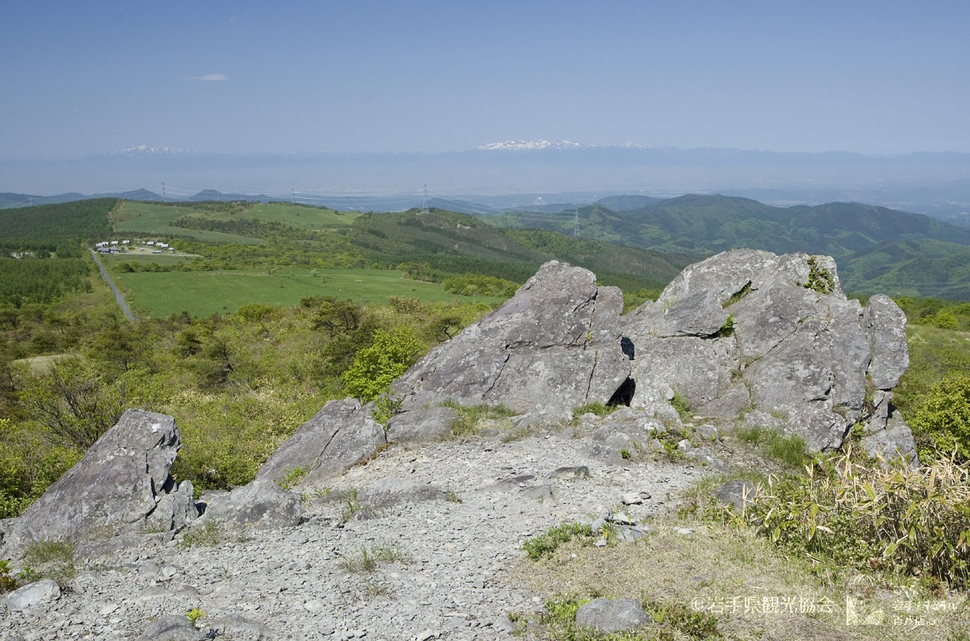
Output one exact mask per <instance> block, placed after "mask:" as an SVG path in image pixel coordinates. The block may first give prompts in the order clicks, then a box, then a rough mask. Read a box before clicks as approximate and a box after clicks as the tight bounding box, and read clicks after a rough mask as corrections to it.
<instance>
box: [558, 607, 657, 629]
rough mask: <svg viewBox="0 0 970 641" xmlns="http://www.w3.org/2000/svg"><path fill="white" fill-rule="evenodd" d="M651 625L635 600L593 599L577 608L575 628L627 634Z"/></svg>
mask: <svg viewBox="0 0 970 641" xmlns="http://www.w3.org/2000/svg"><path fill="white" fill-rule="evenodd" d="M651 624H653V619H651V618H650V615H649V614H647V613H646V611H645V610H644V609H643V607H642V606H641V605H640V603H639V602H638V601H636V600H635V599H593V600H592V601H590V602H589V603H585V604H583V605H581V606H579V609H578V610H577V611H576V626H577V627H580V628H590V629H592V630H594V631H596V632H598V633H600V634H614V633H617V632H629V631H631V630H636V629H637V628H642V627H643V626H645V625H651Z"/></svg>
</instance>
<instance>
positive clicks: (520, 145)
mask: <svg viewBox="0 0 970 641" xmlns="http://www.w3.org/2000/svg"><path fill="white" fill-rule="evenodd" d="M583 147H586V145H583V144H582V143H578V142H570V141H569V140H557V141H555V142H550V141H548V140H506V141H504V142H493V143H489V144H487V145H481V146H480V147H478V148H477V149H479V150H482V151H535V150H537V149H581V148H583Z"/></svg>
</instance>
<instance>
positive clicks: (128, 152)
mask: <svg viewBox="0 0 970 641" xmlns="http://www.w3.org/2000/svg"><path fill="white" fill-rule="evenodd" d="M111 153H112V154H113V155H121V156H138V155H147V154H194V153H198V152H197V151H195V150H194V149H182V148H181V147H152V146H150V145H138V146H137V147H127V148H125V149H119V150H118V151H114V152H111Z"/></svg>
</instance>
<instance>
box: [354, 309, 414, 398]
mask: <svg viewBox="0 0 970 641" xmlns="http://www.w3.org/2000/svg"><path fill="white" fill-rule="evenodd" d="M423 351H424V347H423V346H422V345H421V344H420V343H418V340H417V338H416V337H415V335H414V331H413V330H411V329H410V328H407V327H403V328H398V329H394V330H391V331H390V332H387V331H385V330H383V329H378V330H375V331H374V342H373V343H372V344H371V345H370V346H369V347H365V348H364V349H362V350H360V351H359V352H357V356H356V357H354V362H353V363H352V364H351V365H350V367H349V368H348V369H347V371H346V372H344V374H343V381H344V385H345V387H346V390H347V392H348V393H349V394H350V395H351V396H354V397H356V398H359V399H360V400H361V401H362V402H364V403H366V402H368V401H372V400H374V399H375V398H377V397H378V396H380V395H381V394H383V393H384V392H386V391H387V390H389V389H390V388H391V383H393V382H394V379H396V378H397V377H398V376H400V375H401V374H403V373H404V372H406V371H407V370H408V368H409V367H411V365H413V364H414V362H415V361H416V360H417V359H418V356H420V355H421V353H422V352H423Z"/></svg>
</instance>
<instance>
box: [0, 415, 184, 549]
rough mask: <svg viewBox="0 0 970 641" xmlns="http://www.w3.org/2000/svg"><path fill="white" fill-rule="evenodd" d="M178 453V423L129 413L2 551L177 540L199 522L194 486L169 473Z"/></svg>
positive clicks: (33, 512)
mask: <svg viewBox="0 0 970 641" xmlns="http://www.w3.org/2000/svg"><path fill="white" fill-rule="evenodd" d="M180 446H181V442H180V441H179V433H178V428H177V427H176V425H175V420H174V419H173V418H172V417H170V416H166V415H164V414H155V413H152V412H143V411H141V410H128V411H127V412H125V414H124V416H122V417H121V419H120V420H119V421H118V423H117V424H116V425H115V426H114V427H112V428H111V429H109V430H108V431H107V432H105V433H104V435H102V436H101V438H100V439H98V441H97V442H96V443H95V444H94V445H92V446H91V447H90V448H89V449H88V451H87V452H85V454H84V458H82V459H81V460H80V461H79V462H78V463H77V464H76V465H75V466H74V467H72V468H71V469H70V470H68V471H67V472H65V473H64V475H63V476H62V477H61V478H60V479H58V480H57V481H56V482H55V483H54V484H52V485H51V486H50V487H49V488H48V489H47V491H46V492H44V494H43V496H41V497H40V498H39V499H38V500H37V501H36V502H35V503H34V504H33V505H31V506H30V508H28V510H27V512H26V513H25V514H24V515H23V517H21V518H20V520H19V521H18V523H17V525H16V527H14V529H13V531H12V532H11V533H10V534H9V536H8V537H7V538H6V539H5V540H4V544H5V545H6V546H7V548H8V549H18V548H22V547H24V546H26V545H28V544H30V543H32V542H34V541H39V540H58V541H68V542H71V543H74V544H76V545H77V546H79V547H82V548H83V547H86V546H87V547H97V546H99V545H103V544H106V543H108V542H113V544H120V542H121V540H123V539H125V538H126V537H136V538H140V536H142V535H143V534H144V532H145V531H146V529H147V530H151V531H152V532H155V533H156V534H157V535H158V536H159V537H162V538H167V539H171V538H172V536H173V535H174V534H175V533H176V532H177V531H178V530H179V529H181V528H182V527H184V526H185V525H186V524H187V523H189V522H191V521H192V520H193V519H195V517H196V516H197V511H196V507H195V502H194V501H193V500H192V484H191V483H189V482H188V481H183V482H182V483H179V484H176V483H175V481H174V480H173V479H172V477H171V476H169V473H168V472H169V469H171V467H172V463H173V462H175V455H176V453H177V452H178V449H179V447H180Z"/></svg>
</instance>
